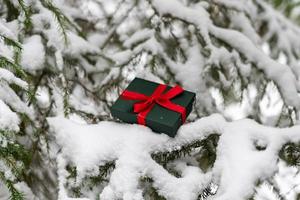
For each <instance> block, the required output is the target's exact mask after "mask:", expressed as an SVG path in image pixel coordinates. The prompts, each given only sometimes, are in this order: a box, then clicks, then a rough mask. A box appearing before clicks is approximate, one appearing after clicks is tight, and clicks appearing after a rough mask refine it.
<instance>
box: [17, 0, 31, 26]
mask: <svg viewBox="0 0 300 200" xmlns="http://www.w3.org/2000/svg"><path fill="white" fill-rule="evenodd" d="M18 2H19V5H20V8H21V10H22V12H23V13H24V15H25V20H24V26H25V29H26V30H27V31H28V30H30V29H31V28H32V21H31V11H30V7H28V6H26V4H25V2H24V0H18Z"/></svg>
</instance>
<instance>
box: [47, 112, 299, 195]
mask: <svg viewBox="0 0 300 200" xmlns="http://www.w3.org/2000/svg"><path fill="white" fill-rule="evenodd" d="M48 122H49V124H50V127H51V130H52V132H53V134H54V135H55V137H56V140H57V143H58V144H59V146H60V147H61V148H62V151H61V154H62V155H61V157H60V159H63V161H60V162H65V164H68V163H71V164H73V165H74V166H76V168H77V170H78V177H79V178H78V180H77V181H79V183H80V177H84V175H86V174H88V173H90V172H91V171H94V170H96V169H97V166H99V165H100V166H101V165H104V164H105V163H107V162H109V161H115V164H116V168H115V169H114V170H113V172H112V173H111V175H110V178H109V183H108V185H107V186H105V188H104V189H103V191H102V193H101V194H100V198H101V199H104V200H106V199H107V200H113V199H120V198H121V199H128V200H129V199H135V200H141V199H143V197H142V191H141V189H139V184H138V180H139V178H140V177H142V176H148V177H150V178H153V181H154V183H153V185H154V187H155V188H156V189H157V190H158V192H159V194H161V195H163V196H165V197H167V198H168V199H176V200H190V199H191V200H192V199H195V197H197V195H198V194H199V192H200V191H201V190H203V189H204V188H205V187H207V186H208V184H209V183H210V182H211V181H213V182H215V183H217V184H219V189H218V192H217V194H216V195H215V196H214V199H216V200H240V199H243V198H246V197H249V196H250V195H251V194H253V193H254V192H255V190H254V188H255V184H256V183H257V181H263V180H266V179H268V178H270V177H272V176H273V175H274V174H275V173H276V171H277V170H278V168H277V160H278V151H279V150H280V148H281V147H282V145H283V144H285V143H287V142H299V141H300V136H299V134H298V133H299V131H300V126H294V127H292V128H285V129H276V128H271V127H264V126H262V125H259V124H257V123H256V122H254V121H252V120H249V119H245V120H238V121H235V122H226V121H225V120H224V118H223V117H222V116H221V115H217V114H215V115H211V116H209V117H205V118H202V119H198V120H197V121H195V122H193V123H188V124H185V125H183V126H182V127H181V128H180V130H179V132H178V135H177V136H176V137H175V138H174V139H172V138H169V137H168V136H166V135H164V134H155V133H153V132H152V131H151V130H150V129H149V128H147V127H143V126H140V125H128V124H119V123H115V122H105V121H104V122H100V123H99V124H94V125H87V124H82V123H76V122H74V121H71V120H68V119H65V118H63V117H55V118H48ZM210 134H219V135H220V140H219V144H218V146H217V160H216V162H215V164H214V167H213V169H212V170H211V171H209V172H207V173H204V172H202V171H201V170H200V169H199V168H198V167H195V166H187V165H186V163H184V162H180V161H179V162H178V163H176V165H177V169H178V170H179V171H181V175H182V177H180V178H176V177H174V176H173V175H171V174H169V173H168V172H167V171H166V170H165V169H164V168H163V167H162V166H161V165H159V164H158V163H156V162H155V161H154V160H153V159H152V158H151V156H150V154H151V153H153V152H157V151H170V150H171V149H176V148H178V147H179V146H181V145H183V144H186V143H191V142H193V141H198V140H201V139H204V138H205V137H207V136H208V135H210ZM256 145H259V146H260V147H261V148H265V149H263V150H261V148H260V149H257V148H256ZM245 155H247V156H245ZM63 169H64V168H63V167H62V168H59V170H63ZM65 176H66V174H65V172H63V173H59V179H62V180H64V179H65V178H64V177H65ZM128 180H130V181H128ZM60 190H62V191H64V190H66V189H65V188H64V184H60ZM63 196H64V195H61V196H60V199H62V197H63Z"/></svg>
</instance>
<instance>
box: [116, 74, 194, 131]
mask: <svg viewBox="0 0 300 200" xmlns="http://www.w3.org/2000/svg"><path fill="white" fill-rule="evenodd" d="M194 100H195V93H193V92H189V91H186V90H183V89H182V88H181V87H180V86H178V85H177V86H175V87H170V86H167V85H164V84H159V83H155V82H151V81H147V80H144V79H141V78H135V79H134V80H133V81H132V82H131V83H130V84H129V85H128V87H127V88H126V89H125V90H124V91H123V92H122V94H121V95H120V96H119V98H118V99H117V101H116V102H115V103H114V104H113V105H112V107H111V114H112V116H113V117H116V118H118V119H120V120H122V121H124V122H127V123H138V124H142V125H146V126H148V127H150V128H151V129H152V130H153V131H155V132H157V133H165V134H167V135H169V136H171V137H174V136H175V135H176V132H177V130H178V128H179V127H180V126H181V125H182V124H183V123H184V122H185V120H186V117H187V116H188V115H189V114H190V112H191V110H192V107H193V102H194Z"/></svg>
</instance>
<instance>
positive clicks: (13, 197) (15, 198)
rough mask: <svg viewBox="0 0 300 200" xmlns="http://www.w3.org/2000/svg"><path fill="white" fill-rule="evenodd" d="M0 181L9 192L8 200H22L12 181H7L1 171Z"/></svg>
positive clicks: (22, 197) (22, 196) (20, 193)
mask: <svg viewBox="0 0 300 200" xmlns="http://www.w3.org/2000/svg"><path fill="white" fill-rule="evenodd" d="M0 180H1V181H2V182H3V183H4V184H5V185H6V187H7V189H8V190H9V192H10V198H9V200H24V194H23V193H22V192H19V191H18V190H17V189H16V188H15V186H14V183H13V181H11V180H9V179H7V178H6V177H5V174H4V172H2V171H0Z"/></svg>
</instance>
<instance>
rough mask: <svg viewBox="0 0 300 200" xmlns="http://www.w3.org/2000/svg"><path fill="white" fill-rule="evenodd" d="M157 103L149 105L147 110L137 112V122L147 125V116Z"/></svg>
mask: <svg viewBox="0 0 300 200" xmlns="http://www.w3.org/2000/svg"><path fill="white" fill-rule="evenodd" d="M154 105H155V104H152V105H151V106H149V107H148V108H147V109H146V110H144V111H142V112H140V113H138V114H137V122H138V124H141V125H146V116H147V115H148V113H149V112H150V110H152V108H153V106H154Z"/></svg>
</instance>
